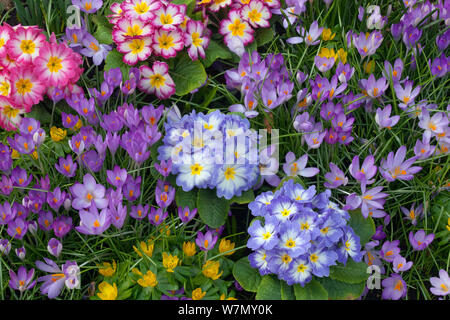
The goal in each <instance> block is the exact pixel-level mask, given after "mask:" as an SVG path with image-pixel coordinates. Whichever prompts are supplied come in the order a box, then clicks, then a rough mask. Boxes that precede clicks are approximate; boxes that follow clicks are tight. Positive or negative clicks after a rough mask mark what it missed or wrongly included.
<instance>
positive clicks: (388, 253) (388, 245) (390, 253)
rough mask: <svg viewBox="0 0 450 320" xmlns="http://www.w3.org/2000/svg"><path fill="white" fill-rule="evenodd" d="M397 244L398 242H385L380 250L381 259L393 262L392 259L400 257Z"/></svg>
mask: <svg viewBox="0 0 450 320" xmlns="http://www.w3.org/2000/svg"><path fill="white" fill-rule="evenodd" d="M399 244H400V240H394V241H385V242H384V243H383V245H382V246H381V249H380V255H381V258H383V259H384V260H386V261H387V262H393V261H394V259H395V258H396V257H397V256H399V255H400V248H399V247H398V245H399Z"/></svg>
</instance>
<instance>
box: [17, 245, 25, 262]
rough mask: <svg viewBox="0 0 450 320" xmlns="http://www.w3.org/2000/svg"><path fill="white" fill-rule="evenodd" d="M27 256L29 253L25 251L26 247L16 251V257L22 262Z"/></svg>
mask: <svg viewBox="0 0 450 320" xmlns="http://www.w3.org/2000/svg"><path fill="white" fill-rule="evenodd" d="M26 254H27V251H26V250H25V247H22V248H17V249H16V255H17V257H18V258H19V259H20V260H23V259H25V255H26Z"/></svg>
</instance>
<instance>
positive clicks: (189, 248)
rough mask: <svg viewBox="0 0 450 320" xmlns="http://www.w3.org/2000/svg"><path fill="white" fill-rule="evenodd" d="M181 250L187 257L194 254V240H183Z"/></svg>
mask: <svg viewBox="0 0 450 320" xmlns="http://www.w3.org/2000/svg"><path fill="white" fill-rule="evenodd" d="M183 252H184V255H185V256H187V257H192V256H194V255H195V253H196V250H195V242H192V241H190V242H183Z"/></svg>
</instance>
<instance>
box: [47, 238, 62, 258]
mask: <svg viewBox="0 0 450 320" xmlns="http://www.w3.org/2000/svg"><path fill="white" fill-rule="evenodd" d="M47 250H48V252H50V254H51V255H53V256H55V257H56V258H58V257H59V255H60V254H61V251H62V243H61V241H59V240H58V239H56V238H51V239H50V241H49V242H48V245H47Z"/></svg>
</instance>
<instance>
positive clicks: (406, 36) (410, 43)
mask: <svg viewBox="0 0 450 320" xmlns="http://www.w3.org/2000/svg"><path fill="white" fill-rule="evenodd" d="M421 36H422V30H421V29H419V28H416V27H414V26H413V25H409V26H408V27H407V28H406V29H405V30H404V32H403V37H402V40H403V43H404V44H405V45H406V47H407V48H408V49H411V48H414V47H415V46H416V43H417V42H418V41H419V39H420V37H421Z"/></svg>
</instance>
